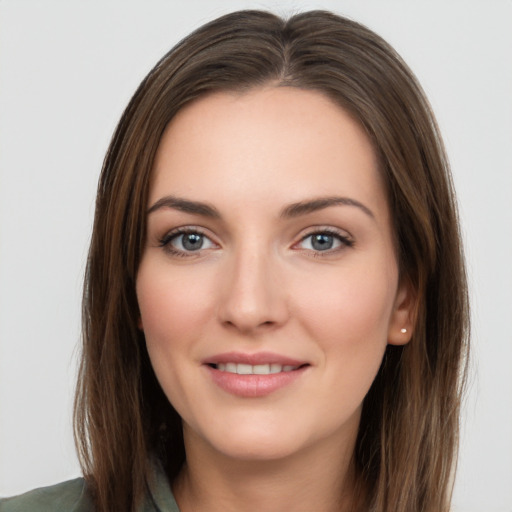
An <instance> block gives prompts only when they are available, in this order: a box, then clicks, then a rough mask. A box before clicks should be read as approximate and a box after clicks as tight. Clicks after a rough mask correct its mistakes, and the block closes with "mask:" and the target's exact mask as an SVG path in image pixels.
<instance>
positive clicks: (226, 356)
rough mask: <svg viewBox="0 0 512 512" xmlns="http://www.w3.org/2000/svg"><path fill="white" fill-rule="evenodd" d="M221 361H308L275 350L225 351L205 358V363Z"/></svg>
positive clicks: (298, 362)
mask: <svg viewBox="0 0 512 512" xmlns="http://www.w3.org/2000/svg"><path fill="white" fill-rule="evenodd" d="M219 363H223V364H226V363H239V364H250V365H253V366H254V365H257V364H281V365H283V366H285V365H289V366H302V365H304V364H307V361H301V360H299V359H294V358H292V357H288V356H284V355H281V354H276V353H274V352H256V353H254V354H246V353H243V352H224V353H222V354H216V355H214V356H211V357H208V358H206V359H204V360H203V364H219Z"/></svg>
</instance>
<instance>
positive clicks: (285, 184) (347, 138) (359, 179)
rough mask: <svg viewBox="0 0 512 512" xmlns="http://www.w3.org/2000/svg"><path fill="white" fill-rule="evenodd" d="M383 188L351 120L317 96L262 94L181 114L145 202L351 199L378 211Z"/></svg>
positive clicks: (204, 102)
mask: <svg viewBox="0 0 512 512" xmlns="http://www.w3.org/2000/svg"><path fill="white" fill-rule="evenodd" d="M383 188H384V187H383V186H382V182H381V177H380V172H379V170H378V164H377V159H376V155H375V151H374V150H373V147H372V144H371V142H370V140H369V138H368V136H367V135H366V133H365V132H364V130H363V128H362V127H361V126H360V125H359V123H358V122H356V121H355V120H354V119H353V118H352V116H350V115H349V114H348V113H347V112H345V111H344V110H343V109H342V108H341V107H340V106H339V105H337V104H336V103H334V102H333V101H332V100H331V99H329V98H328V97H327V96H325V95H324V94H322V93H320V92H317V91H311V90H303V89H297V88H291V87H266V88H258V89H254V90H251V91H249V92H245V93H226V92H220V93H214V94H210V95H207V96H205V97H202V98H200V99H198V100H196V101H195V102H193V103H191V104H189V105H188V106H186V107H185V108H183V109H182V110H181V111H180V112H179V113H178V114H177V115H176V116H175V118H174V119H173V120H172V121H171V122H170V123H169V125H168V126H167V128H166V130H165V132H164V135H163V136H162V139H161V142H160V146H159V149H158V152H157V155H156V159H155V164H154V168H153V176H152V186H151V191H150V202H151V201H154V200H157V199H158V198H159V196H161V195H163V194H166V193H167V194H170V193H172V194H177V195H190V194H192V195H202V196H204V195H210V196H211V195H212V194H215V196H217V197H218V198H219V199H220V200H228V199H231V200H232V199H233V198H234V197H237V196H240V197H242V196H244V194H247V192H250V196H251V198H252V200H254V199H257V198H259V199H260V200H261V201H265V200H267V199H269V198H277V199H278V198H279V197H280V196H282V200H283V201H285V200H286V201H294V200H302V199H303V196H304V195H309V196H311V195H314V194H316V195H329V194H333V193H339V194H348V193H351V194H353V195H354V194H355V195H358V196H360V197H361V198H363V197H365V196H366V199H367V200H368V199H370V196H372V197H371V200H372V202H375V201H377V202H379V201H380V202H381V203H382V201H384V202H385V198H384V196H383V193H382V189H383ZM285 196H286V197H285ZM194 199H203V200H204V199H205V197H194ZM379 206H385V205H382V204H381V205H379Z"/></svg>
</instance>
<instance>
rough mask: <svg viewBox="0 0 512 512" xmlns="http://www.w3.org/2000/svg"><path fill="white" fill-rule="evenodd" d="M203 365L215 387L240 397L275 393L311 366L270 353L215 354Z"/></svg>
mask: <svg viewBox="0 0 512 512" xmlns="http://www.w3.org/2000/svg"><path fill="white" fill-rule="evenodd" d="M203 365H204V367H205V368H206V370H207V371H208V374H209V376H210V378H211V379H212V380H213V382H214V383H215V384H217V386H219V387H220V388H221V389H223V390H224V391H227V392H228V393H230V394H233V395H236V396H240V397H263V396H266V395H268V394H270V393H273V392H275V391H278V390H279V389H282V388H285V387H287V386H288V385H291V384H292V383H293V382H295V381H296V380H297V379H298V378H299V377H300V376H301V375H303V374H304V373H305V371H306V370H307V369H308V368H309V367H310V365H309V364H308V363H307V362H306V361H300V360H297V359H293V358H289V357H286V356H282V355H279V354H274V353H270V352H259V353H256V354H242V353H238V352H230V353H224V354H218V355H216V356H213V357H211V358H208V359H206V360H205V361H204V362H203Z"/></svg>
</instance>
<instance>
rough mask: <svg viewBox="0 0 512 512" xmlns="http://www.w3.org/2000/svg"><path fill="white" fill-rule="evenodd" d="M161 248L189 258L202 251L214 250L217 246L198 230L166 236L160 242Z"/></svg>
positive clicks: (175, 232)
mask: <svg viewBox="0 0 512 512" xmlns="http://www.w3.org/2000/svg"><path fill="white" fill-rule="evenodd" d="M160 246H161V247H163V248H164V249H165V250H166V251H168V252H169V253H171V254H175V255H178V256H188V255H189V254H190V253H194V252H198V251H200V250H204V249H212V248H213V247H215V244H214V243H213V242H212V241H211V240H210V238H208V237H207V236H206V235H205V234H204V233H201V232H200V231H198V230H195V229H180V230H175V231H171V232H170V233H168V234H167V235H165V236H164V237H163V238H162V240H160Z"/></svg>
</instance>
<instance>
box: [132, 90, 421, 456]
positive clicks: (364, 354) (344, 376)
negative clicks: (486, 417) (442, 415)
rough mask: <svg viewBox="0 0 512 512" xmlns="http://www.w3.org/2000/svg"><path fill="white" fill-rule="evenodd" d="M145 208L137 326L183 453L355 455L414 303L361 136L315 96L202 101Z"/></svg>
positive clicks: (180, 120) (298, 93)
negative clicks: (173, 414)
mask: <svg viewBox="0 0 512 512" xmlns="http://www.w3.org/2000/svg"><path fill="white" fill-rule="evenodd" d="M148 204H149V207H148V212H149V213H148V215H147V241H146V247H145V250H144V254H143V257H142V261H141V264H140V268H139V272H138V277H137V297H138V302H139V306H140V314H141V327H142V328H143V330H144V334H145V337H146V343H147V349H148V352H149V356H150V358H151V362H152V365H153V368H154V370H155V373H156V376H157V378H158V380H159V382H160V384H161V386H162V388H163V390H164V392H165V393H166V395H167V397H168V399H169V401H170V402H171V403H172V405H173V406H174V407H175V409H176V410H177V411H178V413H179V414H180V415H181V417H182V419H183V425H184V433H185V439H186V441H187V440H188V441H190V442H193V443H194V445H195V446H203V447H207V448H208V449H209V450H214V452H219V453H222V454H223V455H225V456H229V457H236V458H242V459H277V458H280V457H285V456H287V455H291V454H294V453H298V452H301V451H302V450H308V449H311V448H314V447H315V446H321V445H322V446H324V447H339V446H343V445H346V444H347V443H353V442H354V440H355V436H356V433H357V428H358V424H359V418H360V410H361V404H362V401H363V398H364V396H365V395H366V393H367V391H368V389H369V388H370V385H371V383H372V381H373V380H374V378H375V375H376V373H377V371H378V369H379V365H380V363H381V360H382V357H383V354H384V350H385V348H386V345H387V344H388V343H393V344H401V343H406V342H407V341H408V337H409V335H408V334H407V333H402V332H401V329H402V328H404V327H408V326H409V310H408V304H409V303H410V302H411V301H410V300H409V297H408V292H407V290H406V289H405V288H404V287H401V286H399V281H398V268H397V261H396V258H395V253H394V247H393V241H392V240H393V237H392V230H391V219H390V213H389V208H388V204H387V199H386V194H385V187H384V184H383V182H382V179H381V177H380V175H379V172H378V166H377V161H376V157H375V154H374V151H373V149H372V146H371V144H370V142H369V140H368V138H367V136H366V135H365V133H364V131H363V130H362V129H361V128H360V126H359V125H358V124H357V123H356V122H354V121H353V120H352V118H351V117H350V116H348V115H347V114H346V113H345V112H344V111H343V110H342V109H341V108H340V107H338V106H337V105H335V104H334V103H333V102H331V101H330V100H329V99H327V98H326V97H325V96H324V95H322V94H320V93H318V92H312V91H305V90H300V89H294V88H287V87H281V88H272V87H269V88H262V89H256V90H253V91H251V92H249V93H244V94H228V93H216V94H213V95H210V96H207V97H203V98H201V99H199V100H198V101H196V102H195V103H193V104H191V105H189V106H187V107H186V108H184V109H183V110H182V111H180V113H179V114H178V115H177V116H176V117H175V118H174V119H173V121H172V122H171V123H170V124H169V126H168V127H167V129H166V131H165V133H164V135H163V137H162V140H161V143H160V147H159V149H158V153H157V157H156V161H155V166H154V170H153V176H152V184H151V188H150V194H149V203H148Z"/></svg>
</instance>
